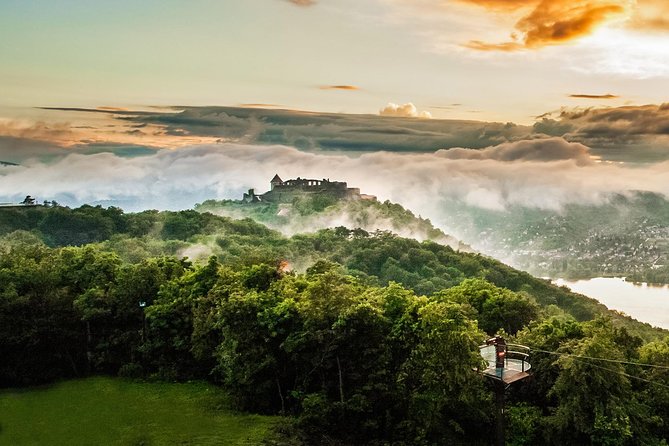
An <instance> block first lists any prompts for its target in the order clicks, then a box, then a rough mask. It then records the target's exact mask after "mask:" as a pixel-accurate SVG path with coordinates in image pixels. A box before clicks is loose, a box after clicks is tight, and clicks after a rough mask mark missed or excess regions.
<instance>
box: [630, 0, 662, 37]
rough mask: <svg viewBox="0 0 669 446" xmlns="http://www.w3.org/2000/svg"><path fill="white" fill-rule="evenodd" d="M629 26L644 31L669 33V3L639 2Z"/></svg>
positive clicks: (656, 1) (641, 0) (642, 0)
mask: <svg viewBox="0 0 669 446" xmlns="http://www.w3.org/2000/svg"><path fill="white" fill-rule="evenodd" d="M629 26H630V28H634V29H638V30H643V31H669V2H668V1H667V0H637V6H636V8H635V11H634V15H633V16H632V20H631V21H630V23H629Z"/></svg>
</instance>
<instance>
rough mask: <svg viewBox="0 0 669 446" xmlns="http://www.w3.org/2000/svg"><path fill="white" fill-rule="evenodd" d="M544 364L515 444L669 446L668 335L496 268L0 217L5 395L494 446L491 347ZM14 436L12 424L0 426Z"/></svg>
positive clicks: (405, 441)
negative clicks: (210, 412)
mask: <svg viewBox="0 0 669 446" xmlns="http://www.w3.org/2000/svg"><path fill="white" fill-rule="evenodd" d="M497 334H500V335H503V336H504V337H505V338H506V339H507V340H508V341H509V342H514V343H518V344H522V345H526V346H529V347H530V348H531V349H532V353H531V363H532V370H533V373H532V376H531V378H529V379H527V380H525V381H523V382H520V383H516V384H513V385H512V386H510V387H509V388H508V389H507V393H506V398H507V409H506V413H505V416H506V424H507V429H506V434H507V439H506V441H507V444H509V445H533V444H549V445H587V444H593V445H662V444H666V439H667V438H669V421H668V420H669V335H668V334H667V332H666V331H663V330H660V329H656V328H653V327H651V326H649V325H648V324H643V323H640V322H637V321H635V320H633V319H631V318H629V317H627V316H625V315H622V314H619V313H616V312H612V311H609V310H607V309H606V308H605V307H604V306H603V305H601V304H599V303H597V302H596V301H594V300H592V299H588V298H586V297H584V296H581V295H577V294H574V293H571V292H570V291H569V290H568V289H566V288H560V287H556V286H554V285H552V284H551V283H550V282H549V281H545V280H541V279H537V278H534V277H532V276H531V275H529V274H527V273H524V272H521V271H518V270H515V269H512V268H510V267H508V266H506V265H503V264H501V263H499V262H497V261H495V260H493V259H490V258H488V257H485V256H482V255H479V254H474V253H467V252H460V251H457V250H454V249H453V248H451V247H449V246H446V245H443V244H439V243H436V242H434V241H423V242H419V241H416V240H414V239H409V238H402V237H399V236H397V235H395V234H393V233H392V232H389V231H367V230H365V229H348V228H345V227H336V228H330V229H322V230H319V231H317V232H313V233H306V234H296V235H293V236H291V237H287V236H284V235H282V234H281V233H279V232H277V231H275V230H272V229H269V228H268V227H266V226H264V225H262V224H260V223H257V222H255V221H254V220H251V219H249V218H246V219H241V220H234V219H232V218H228V217H220V216H216V215H213V214H210V213H207V212H197V211H181V212H158V211H145V212H141V213H134V214H126V213H124V212H123V211H122V210H120V209H118V208H113V207H112V208H102V207H99V206H98V207H93V206H83V207H80V208H77V209H69V208H66V207H50V208H46V207H36V208H30V209H21V208H12V209H5V210H0V358H2V361H0V386H2V387H5V388H17V387H30V386H35V385H39V384H45V383H52V382H56V381H60V380H67V379H72V378H81V377H86V376H95V375H105V376H121V377H126V378H133V379H140V380H147V381H159V382H175V381H177V382H185V381H197V382H202V381H207V382H209V383H211V384H214V385H216V386H218V387H220V389H222V390H223V391H224V392H225V393H226V394H227V395H228V397H229V398H230V401H231V404H232V405H233V406H234V408H235V409H237V410H240V411H245V412H249V413H254V414H263V415H283V416H285V417H286V419H287V420H289V421H288V422H286V423H281V424H280V425H277V426H276V427H275V428H274V432H273V433H272V435H270V436H269V437H268V439H267V440H266V444H275V445H279V444H285V445H313V444H324V445H342V446H343V445H378V446H380V445H460V444H461V445H487V444H491V443H492V441H493V438H494V429H495V406H494V396H493V395H494V394H493V390H492V389H493V387H492V386H491V385H490V383H489V382H488V381H487V380H486V379H485V378H484V377H482V376H481V375H480V374H479V373H476V371H475V370H476V369H478V368H482V367H485V365H484V364H483V359H482V358H481V356H480V354H479V346H480V345H481V344H483V343H484V341H485V340H486V339H487V338H489V337H491V336H493V335H497ZM1 423H2V420H0V424H1Z"/></svg>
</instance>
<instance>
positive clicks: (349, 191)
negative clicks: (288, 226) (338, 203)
mask: <svg viewBox="0 0 669 446" xmlns="http://www.w3.org/2000/svg"><path fill="white" fill-rule="evenodd" d="M309 196H327V197H331V198H335V199H338V200H376V197H375V196H373V195H366V194H361V193H360V189H359V188H357V187H348V185H347V184H346V183H345V182H344V181H330V180H327V179H325V178H323V179H322V180H314V179H309V178H300V177H297V178H295V179H294V180H286V181H283V180H282V179H281V177H279V175H278V174H277V175H274V178H272V179H271V180H270V190H269V191H268V192H265V193H264V194H260V195H258V194H256V193H255V191H254V190H253V189H249V191H248V192H247V193H245V194H244V198H243V201H244V202H245V203H259V202H267V203H291V202H292V201H293V200H294V199H295V198H303V197H309Z"/></svg>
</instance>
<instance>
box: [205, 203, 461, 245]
mask: <svg viewBox="0 0 669 446" xmlns="http://www.w3.org/2000/svg"><path fill="white" fill-rule="evenodd" d="M194 209H195V210H196V211H199V212H210V213H212V214H215V215H220V216H224V217H230V218H235V219H241V218H252V219H253V220H255V221H257V222H259V223H262V224H264V225H266V226H267V227H269V228H272V229H276V230H277V231H279V232H281V233H283V234H285V235H289V236H290V235H294V234H303V233H308V232H315V231H317V230H319V229H326V228H334V227H337V226H343V227H346V228H349V229H362V230H365V231H368V232H374V231H377V230H381V231H390V232H392V233H393V234H397V235H399V236H400V237H406V238H412V239H416V240H418V241H423V240H431V241H434V242H437V243H440V244H442V245H448V246H450V247H451V248H453V249H457V250H460V251H471V248H470V247H469V246H468V245H466V244H465V243H462V242H460V241H459V240H457V239H456V238H455V237H452V236H450V235H448V234H446V233H444V232H443V231H442V230H441V229H439V228H436V227H435V226H434V225H433V224H432V222H431V221H430V220H428V219H424V218H421V217H420V216H418V217H417V216H416V215H414V213H413V212H411V211H410V210H408V209H405V208H404V207H402V206H401V205H399V204H396V203H391V202H390V201H385V202H378V201H376V200H335V199H331V198H329V197H322V196H316V197H302V198H297V199H295V200H293V201H292V202H291V203H280V204H278V203H244V202H242V201H237V200H207V201H205V202H203V203H200V204H197V205H195V208H194Z"/></svg>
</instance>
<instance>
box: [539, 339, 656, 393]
mask: <svg viewBox="0 0 669 446" xmlns="http://www.w3.org/2000/svg"><path fill="white" fill-rule="evenodd" d="M531 351H534V352H537V353H547V354H549V355H555V356H566V357H570V358H573V359H574V360H576V361H578V362H580V363H582V364H587V365H589V366H591V367H595V368H598V369H602V370H606V371H608V372H612V373H619V374H621V375H623V376H626V377H627V378H631V379H636V380H639V381H643V382H647V383H649V384H655V385H656V386H660V387H664V388H666V389H669V385H667V384H663V383H660V382H657V381H652V380H650V379H646V378H642V377H640V376H636V375H630V374H629V373H626V372H623V371H622V370H615V369H610V368H608V367H603V366H601V365H599V364H593V363H591V362H587V361H584V360H583V359H587V360H596V361H606V362H613V363H618V364H631V365H639V366H645V367H654V368H659V369H669V367H667V366H661V365H655V364H639V363H635V362H629V361H621V360H617V359H607V358H594V357H592V356H583V355H574V354H570V353H558V352H551V351H548V350H539V349H531Z"/></svg>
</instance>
